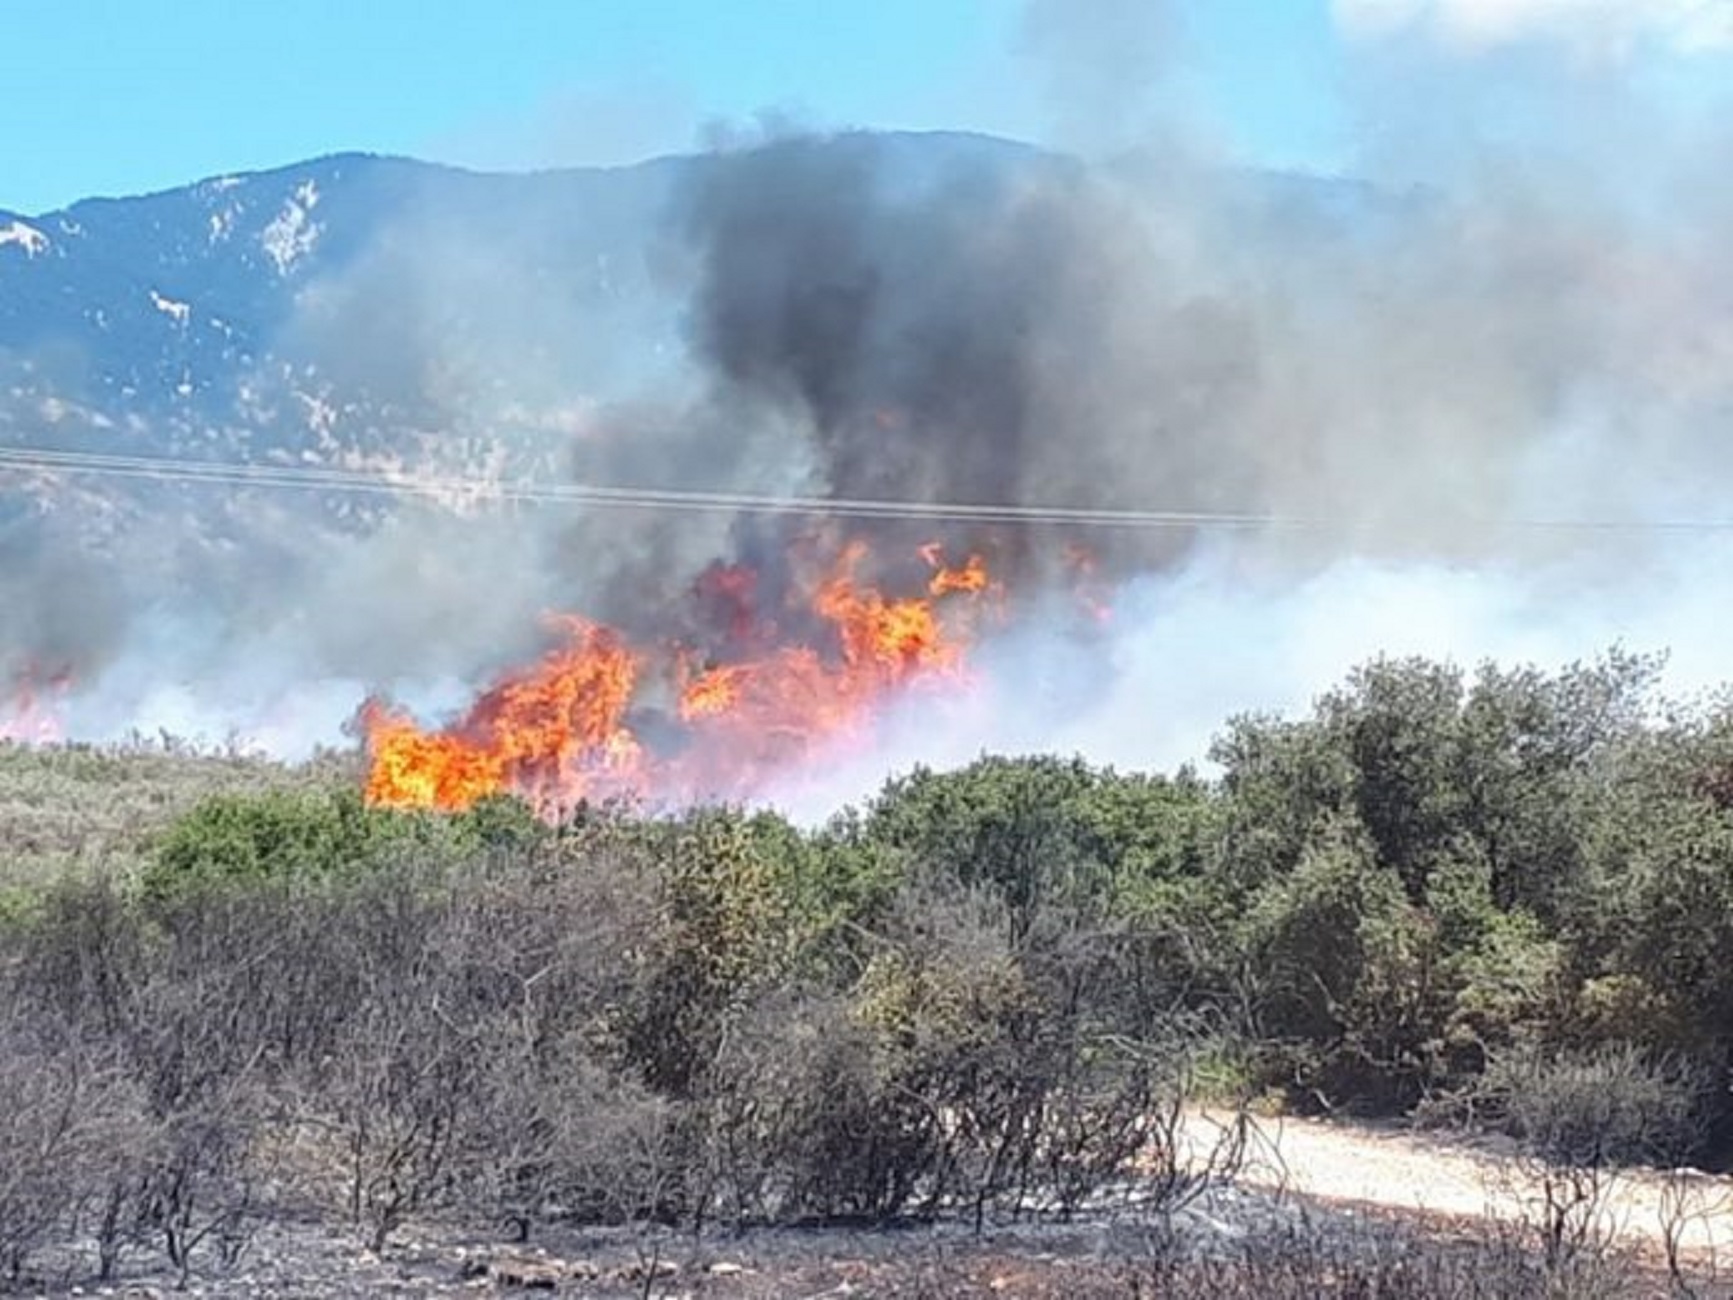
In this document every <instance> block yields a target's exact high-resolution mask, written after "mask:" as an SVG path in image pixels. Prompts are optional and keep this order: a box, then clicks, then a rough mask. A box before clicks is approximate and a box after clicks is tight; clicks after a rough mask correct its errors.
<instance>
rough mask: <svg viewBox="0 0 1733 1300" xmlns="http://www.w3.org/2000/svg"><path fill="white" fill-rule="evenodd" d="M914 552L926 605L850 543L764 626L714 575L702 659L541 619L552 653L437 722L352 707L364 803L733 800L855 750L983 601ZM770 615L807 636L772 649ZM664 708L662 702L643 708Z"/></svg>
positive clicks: (960, 646)
mask: <svg viewBox="0 0 1733 1300" xmlns="http://www.w3.org/2000/svg"><path fill="white" fill-rule="evenodd" d="M920 554H921V557H922V558H923V559H924V560H925V561H926V563H927V565H928V567H929V568H930V569H931V570H932V575H931V577H930V579H929V581H928V582H927V584H926V591H925V594H923V595H921V596H913V597H893V596H890V595H887V594H886V593H885V592H884V591H882V590H881V589H880V588H879V587H878V586H876V585H874V584H873V583H872V582H870V581H867V580H866V579H865V578H863V576H862V574H863V571H864V570H865V569H866V567H867V565H868V562H869V560H870V558H871V557H870V553H869V551H868V548H867V547H866V545H865V544H864V543H859V542H856V543H851V544H849V545H847V546H845V547H844V548H843V549H842V552H841V554H840V555H839V556H838V557H837V558H836V559H835V561H834V562H832V563H831V564H830V565H829V566H828V567H827V568H826V569H824V570H823V571H821V572H820V573H818V574H817V575H814V576H813V578H812V579H811V580H810V581H808V582H806V583H802V584H796V585H797V590H804V592H805V595H804V596H802V597H800V598H799V599H791V600H790V601H789V602H788V608H785V609H779V610H777V611H774V613H775V614H776V615H778V616H779V620H778V621H772V620H770V619H767V618H765V617H764V616H763V615H762V614H761V613H760V611H759V610H758V608H757V600H758V584H757V579H756V576H755V575H754V574H753V572H752V571H751V570H749V569H746V568H744V567H742V566H714V567H713V568H712V569H711V570H709V571H707V572H706V573H705V574H704V575H702V576H701V577H700V578H699V580H698V582H697V583H695V584H694V588H693V597H694V599H695V600H696V601H698V602H699V604H700V607H701V610H702V612H704V613H705V614H706V615H707V616H709V617H710V618H711V619H712V620H713V621H714V622H715V625H716V627H717V630H718V633H719V635H720V636H721V638H722V645H721V648H720V651H718V650H717V649H716V648H714V647H712V648H711V651H710V653H708V654H706V653H705V652H704V651H703V650H702V649H701V648H700V647H697V646H693V645H685V644H680V645H673V646H661V647H656V648H653V649H646V648H643V647H637V646H632V645H629V644H628V643H627V642H626V640H625V639H624V638H623V637H622V636H621V635H620V634H619V633H618V632H616V631H614V630H612V629H609V628H605V627H601V626H598V625H596V624H593V623H589V622H586V621H584V620H582V619H578V618H572V617H561V618H558V619H556V620H554V626H555V631H556V632H557V634H558V638H559V641H558V644H557V645H556V646H555V648H554V649H552V650H550V651H548V652H547V653H546V654H545V655H544V656H543V657H542V658H541V659H540V660H539V661H537V662H536V663H534V664H532V665H530V666H529V667H527V668H525V669H523V670H522V671H519V672H517V673H514V674H511V675H508V676H507V677H506V678H504V679H503V680H501V681H500V682H499V683H498V684H497V685H495V686H494V687H493V688H492V689H491V690H489V691H487V692H486V693H485V694H483V695H482V696H481V697H480V698H479V699H478V700H477V701H476V702H475V704H474V705H473V706H471V708H470V709H469V710H468V712H467V713H466V714H465V715H464V716H463V717H462V718H460V719H458V720H457V721H456V722H455V723H453V724H452V725H451V726H449V727H446V728H444V729H442V730H438V731H428V730H424V729H422V728H421V727H420V726H419V725H418V724H417V723H416V722H415V721H414V719H413V718H411V717H409V716H408V715H406V714H404V713H403V712H401V711H399V710H395V709H393V708H390V707H388V706H387V705H385V704H383V703H381V702H380V701H377V700H374V701H370V702H369V703H368V704H367V705H365V706H364V707H363V709H362V712H361V715H360V719H359V721H360V725H361V729H362V732H363V734H364V736H365V738H366V744H367V751H368V755H369V759H370V772H369V775H368V779H367V788H366V794H367V798H368V800H369V801H370V802H372V803H375V804H380V805H386V806H392V807H417V808H443V809H462V808H467V807H469V806H470V805H472V804H474V803H475V802H476V801H477V800H478V799H481V798H484V797H486V796H488V795H492V794H500V793H510V794H515V795H518V796H520V797H523V798H525V799H527V800H528V801H530V802H531V803H532V804H533V805H534V806H536V807H537V808H538V809H540V810H541V811H542V812H544V814H547V815H550V816H557V815H559V814H560V813H562V812H563V811H565V810H568V809H570V808H571V807H573V806H575V805H576V804H577V803H579V802H580V801H582V800H597V799H607V798H611V797H616V796H644V797H648V798H652V799H671V800H689V799H695V798H703V797H717V796H721V797H747V796H750V795H752V794H754V793H756V792H757V791H759V790H761V789H763V788H764V786H765V785H766V784H767V783H768V782H769V781H771V780H773V779H775V778H777V777H780V776H786V775H788V774H789V773H791V772H792V771H794V770H795V769H797V768H798V767H799V765H800V764H801V763H802V762H803V761H804V760H808V759H811V758H813V757H814V756H815V755H817V754H818V753H819V751H820V750H821V748H822V747H825V746H829V745H833V744H837V743H848V742H858V741H860V740H862V739H864V738H865V737H866V736H867V735H868V734H869V733H870V731H871V728H872V725H873V722H874V720H875V718H876V716H877V714H878V713H879V711H880V710H881V709H882V707H883V705H884V704H885V703H886V702H887V701H888V700H889V699H891V698H892V697H893V696H895V695H897V694H899V693H902V692H907V691H912V690H921V689H932V688H940V689H944V688H952V689H954V688H956V687H957V686H959V685H961V684H963V683H966V681H967V670H966V663H965V658H966V653H967V648H968V644H969V640H970V634H971V632H972V630H973V626H974V622H975V618H976V613H977V611H976V609H975V606H976V604H977V601H978V599H979V597H980V596H981V595H982V594H983V593H985V592H988V591H990V590H991V589H992V583H991V581H990V579H989V576H988V573H987V568H986V563H985V561H984V560H983V559H982V558H981V557H979V556H971V557H969V559H968V560H967V561H966V562H965V563H964V564H963V565H961V566H959V567H957V568H947V567H945V565H944V563H943V556H942V552H941V551H940V550H939V548H938V547H936V546H928V547H923V548H921V552H920ZM782 621H787V622H789V623H791V624H794V625H797V626H801V625H804V626H805V627H807V628H808V629H810V633H811V634H810V635H808V636H806V637H804V638H798V639H785V638H783V637H781V636H780V635H779V631H780V628H781V625H782ZM667 699H671V700H672V706H671V708H670V707H668V706H667V705H666V704H664V705H662V706H661V707H660V708H658V706H657V704H656V701H658V700H667ZM658 723H659V724H660V725H657V724H658ZM652 733H653V734H654V736H655V741H654V743H651V741H650V740H648V739H646V736H647V735H649V734H652Z"/></svg>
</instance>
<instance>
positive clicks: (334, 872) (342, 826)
mask: <svg viewBox="0 0 1733 1300" xmlns="http://www.w3.org/2000/svg"><path fill="white" fill-rule="evenodd" d="M508 824H509V823H507V822H506V820H505V819H504V818H503V817H501V816H500V814H498V813H497V812H495V811H494V810H492V809H489V810H485V811H483V812H482V813H480V814H478V815H473V816H471V817H470V818H469V819H467V820H465V819H457V818H445V817H440V816H437V815H434V814H424V813H406V812H399V811H395V810H391V809H381V808H369V807H367V806H366V804H364V803H363V802H362V799H361V796H360V795H359V794H356V793H352V792H348V791H343V792H330V791H323V790H305V791H301V790H293V791H291V790H283V791H267V792H265V793H262V794H221V795H214V796H212V797H211V798H209V799H206V800H204V801H203V802H202V803H200V804H198V805H197V806H196V807H194V808H193V809H192V810H191V811H190V812H188V813H186V814H184V815H182V816H181V817H179V818H177V819H176V820H175V821H174V822H172V823H171V824H170V825H169V827H168V829H167V830H166V831H164V832H163V833H162V835H161V836H160V837H159V838H158V839H157V841H156V844H155V846H154V851H153V852H152V853H151V856H150V858H149V860H148V862H147V863H146V866H145V868H144V872H143V876H142V879H141V885H142V889H143V893H144V895H145V897H146V898H148V899H153V900H157V901H161V900H165V899H168V898H170V897H174V896H177V895H180V894H184V893H186V892H188V891H197V890H200V889H206V888H210V887H213V886H220V885H244V884H257V883H264V882H267V881H286V880H304V879H319V878H334V877H341V876H344V875H347V874H351V873H353V872H355V871H357V870H364V869H366V868H368V867H370V866H377V865H379V864H381V863H383V862H385V861H388V860H390V859H392V858H393V857H395V856H398V855H402V854H406V853H410V852H416V851H420V852H430V853H435V854H446V855H455V854H461V853H463V852H465V851H473V849H474V848H476V847H477V846H479V845H480V844H481V843H482V842H483V840H484V837H485V835H486V834H487V833H489V831H490V830H491V831H492V832H493V833H494V834H506V833H507V832H506V831H505V830H504V829H503V828H504V827H505V826H507V825H508ZM496 826H497V827H500V828H501V829H497V830H496V829H494V828H495V827H496Z"/></svg>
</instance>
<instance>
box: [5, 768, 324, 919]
mask: <svg viewBox="0 0 1733 1300" xmlns="http://www.w3.org/2000/svg"><path fill="white" fill-rule="evenodd" d="M356 761H357V760H356V759H355V758H354V756H351V755H340V754H332V755H325V756H321V757H319V758H317V759H315V760H314V761H312V762H309V763H305V764H299V765H288V764H283V763H277V762H273V761H270V760H268V759H265V758H261V757H258V756H255V755H249V754H244V753H240V752H232V751H220V750H210V749H195V748H192V747H190V746H186V745H183V744H180V743H179V742H176V741H174V740H173V739H172V738H163V739H159V740H156V741H146V740H143V739H140V740H139V741H137V742H135V743H131V744H125V745H103V746H98V745H53V746H43V747H35V746H27V745H19V744H14V743H11V742H3V741H0V889H9V888H11V889H15V888H19V887H30V886H33V885H36V884H40V883H43V882H46V881H48V880H51V879H53V878H55V877H56V876H58V875H60V874H62V873H63V872H64V871H66V870H67V869H68V868H76V867H79V866H84V865H89V864H93V863H99V862H100V863H107V864H111V865H112V864H116V863H119V864H122V865H124V864H125V863H126V862H127V861H128V860H130V859H132V858H134V857H136V855H137V854H138V853H139V852H140V851H141V850H142V849H143V848H144V846H145V845H146V844H147V843H148V841H149V838H150V836H151V835H152V834H153V833H154V832H156V831H158V830H160V829H161V828H163V827H164V826H166V825H167V824H168V823H169V822H171V821H172V820H174V818H175V817H177V816H179V815H180V814H181V813H183V812H185V811H186V810H187V809H189V808H191V807H192V806H193V805H194V804H196V803H198V802H199V800H201V799H204V798H206V797H207V796H209V795H213V794H219V793H231V792H245V791H253V790H266V789H282V788H287V787H293V786H297V785H319V784H324V785H329V784H331V783H334V782H339V783H340V782H350V781H354V780H356V779H357V773H356V772H355V770H354V764H355V762H356Z"/></svg>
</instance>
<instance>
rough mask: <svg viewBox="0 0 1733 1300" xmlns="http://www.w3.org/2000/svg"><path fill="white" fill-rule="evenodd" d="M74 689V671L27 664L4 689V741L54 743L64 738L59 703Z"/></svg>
mask: <svg viewBox="0 0 1733 1300" xmlns="http://www.w3.org/2000/svg"><path fill="white" fill-rule="evenodd" d="M71 689H72V672H71V670H70V669H66V668H61V669H55V670H53V671H49V672H43V671H40V670H38V669H37V668H35V667H32V666H29V665H27V666H25V667H24V668H22V669H19V670H18V671H16V672H14V673H13V674H12V678H11V681H10V683H9V684H6V685H5V687H4V689H0V741H12V742H14V743H17V744H25V745H52V744H54V743H56V742H57V741H60V740H62V739H64V736H65V732H64V729H63V728H62V726H61V722H60V714H59V707H58V706H59V703H60V701H61V700H62V699H64V698H65V696H66V695H67V694H68V692H70V691H71Z"/></svg>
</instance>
